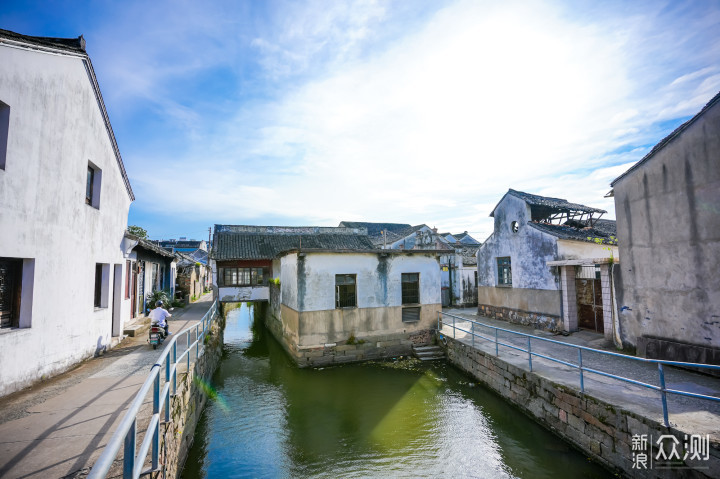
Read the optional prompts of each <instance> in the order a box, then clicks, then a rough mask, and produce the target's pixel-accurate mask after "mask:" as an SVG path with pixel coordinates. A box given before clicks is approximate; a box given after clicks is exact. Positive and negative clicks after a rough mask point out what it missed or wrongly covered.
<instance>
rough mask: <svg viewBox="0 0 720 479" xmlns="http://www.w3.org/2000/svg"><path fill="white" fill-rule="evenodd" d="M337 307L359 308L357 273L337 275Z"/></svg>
mask: <svg viewBox="0 0 720 479" xmlns="http://www.w3.org/2000/svg"><path fill="white" fill-rule="evenodd" d="M335 308H337V309H343V308H357V275H356V274H336V275H335Z"/></svg>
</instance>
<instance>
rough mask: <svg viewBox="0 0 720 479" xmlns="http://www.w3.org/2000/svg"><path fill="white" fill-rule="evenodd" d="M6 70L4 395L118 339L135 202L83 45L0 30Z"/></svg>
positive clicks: (0, 185)
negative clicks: (127, 231) (130, 215)
mask: <svg viewBox="0 0 720 479" xmlns="http://www.w3.org/2000/svg"><path fill="white" fill-rule="evenodd" d="M0 64H1V65H2V68H0V318H1V323H2V327H1V328H0V363H2V365H3V368H2V370H0V395H4V394H8V393H10V392H13V391H16V390H18V389H20V388H22V387H24V386H27V385H29V384H32V383H33V382H34V381H36V380H38V379H40V378H42V377H47V376H51V375H53V374H56V373H59V372H61V371H64V370H66V369H68V368H69V367H71V366H72V365H74V364H75V363H77V362H78V361H80V360H82V359H84V358H86V357H88V356H91V355H93V354H98V353H101V352H103V351H105V350H106V349H107V348H109V347H111V346H112V345H113V344H114V343H115V342H116V341H117V340H118V339H119V337H120V335H121V332H122V329H123V322H124V321H125V319H126V318H128V317H129V310H130V301H129V299H127V298H126V297H125V295H124V291H123V287H124V285H125V280H126V258H125V255H124V254H123V249H122V247H121V245H122V243H123V235H124V232H125V229H126V227H127V216H128V210H129V207H130V203H131V202H132V201H133V199H134V196H133V192H132V189H131V187H130V183H129V181H128V178H127V174H126V173H125V169H124V166H123V163H122V158H121V156H120V152H119V149H118V146H117V142H116V141H115V137H114V135H113V131H112V127H111V125H110V122H109V120H108V116H107V111H106V110H105V106H104V103H103V99H102V95H101V94H100V89H99V86H98V83H97V79H96V77H95V73H94V71H93V68H92V64H91V62H90V58H89V57H88V55H87V53H86V52H85V42H84V40H83V39H82V37H80V38H75V39H55V38H44V37H42V38H41V37H28V36H24V35H19V34H16V33H13V32H8V31H6V30H0Z"/></svg>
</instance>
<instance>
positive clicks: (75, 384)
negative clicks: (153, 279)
mask: <svg viewBox="0 0 720 479" xmlns="http://www.w3.org/2000/svg"><path fill="white" fill-rule="evenodd" d="M211 304H212V294H209V293H208V294H206V295H204V296H203V297H201V298H200V299H199V300H198V301H197V302H195V303H193V304H191V305H189V306H187V307H185V308H183V309H179V308H176V309H175V310H174V311H172V314H173V317H172V318H170V320H169V326H170V331H171V332H173V333H177V332H179V331H182V330H183V329H185V328H187V327H188V326H191V325H193V324H196V323H197V322H198V321H199V320H200V319H202V317H203V315H204V314H205V313H206V312H207V310H208V309H209V308H210V305H211ZM193 340H194V334H193V338H191V341H193ZM185 349H186V341H185V338H183V340H182V341H180V340H179V341H178V356H179V355H180V353H181V352H182V351H184V350H185ZM161 353H162V347H160V348H158V349H157V350H153V349H152V348H151V347H150V345H149V344H148V343H147V332H145V333H144V334H141V335H139V336H138V337H135V338H131V337H128V338H126V339H125V340H124V341H123V342H122V343H120V344H119V345H118V346H116V347H115V348H114V349H112V350H110V351H109V352H107V353H106V354H105V355H104V356H101V357H98V358H93V359H90V360H87V361H84V362H83V363H81V364H80V365H79V366H78V367H76V368H75V369H73V370H72V371H70V372H67V373H65V374H61V375H59V376H56V377H54V378H52V379H50V380H48V381H45V382H43V383H41V384H38V385H36V386H34V387H32V388H29V389H26V390H24V391H20V392H17V393H15V394H12V395H10V396H7V397H5V398H1V399H0V477H2V478H5V479H9V478H66V477H83V476H84V475H85V474H87V472H88V470H89V468H90V466H92V464H93V463H94V461H95V460H96V459H97V458H98V456H99V455H100V453H101V451H102V449H103V447H104V446H105V444H107V441H108V440H109V439H110V437H111V436H112V433H113V432H114V431H115V429H116V428H117V425H118V423H119V421H120V419H121V418H122V417H123V415H124V412H125V411H126V410H127V408H128V406H129V405H130V403H131V402H132V400H133V399H134V398H135V395H136V394H137V391H138V389H139V388H140V386H141V385H142V384H143V382H144V381H145V379H146V378H147V375H148V373H149V371H150V368H151V366H152V365H153V364H155V362H156V360H157V359H158V357H159V356H160V354H161ZM144 427H145V426H144V425H143V424H142V421H140V424H139V430H144ZM138 444H139V443H138Z"/></svg>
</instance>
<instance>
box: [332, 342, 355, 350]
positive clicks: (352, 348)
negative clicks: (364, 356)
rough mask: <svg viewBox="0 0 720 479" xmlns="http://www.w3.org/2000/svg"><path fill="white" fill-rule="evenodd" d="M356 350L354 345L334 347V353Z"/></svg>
mask: <svg viewBox="0 0 720 479" xmlns="http://www.w3.org/2000/svg"><path fill="white" fill-rule="evenodd" d="M357 348H358V346H357V345H355V344H343V345H342V346H335V351H349V350H354V349H357Z"/></svg>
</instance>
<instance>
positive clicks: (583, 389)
mask: <svg viewBox="0 0 720 479" xmlns="http://www.w3.org/2000/svg"><path fill="white" fill-rule="evenodd" d="M578 369H580V392H581V393H583V394H585V378H584V377H583V365H582V349H580V348H578Z"/></svg>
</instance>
